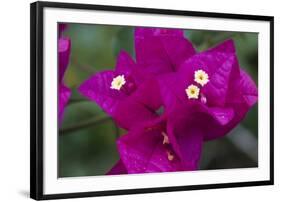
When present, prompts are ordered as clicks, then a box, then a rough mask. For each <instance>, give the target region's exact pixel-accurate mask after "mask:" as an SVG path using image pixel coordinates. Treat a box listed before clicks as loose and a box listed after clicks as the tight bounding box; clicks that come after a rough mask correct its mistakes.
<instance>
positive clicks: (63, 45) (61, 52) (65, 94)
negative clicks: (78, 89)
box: [58, 24, 71, 122]
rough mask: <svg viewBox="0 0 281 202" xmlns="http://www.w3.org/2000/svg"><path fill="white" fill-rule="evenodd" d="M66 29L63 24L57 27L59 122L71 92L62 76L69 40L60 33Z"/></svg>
mask: <svg viewBox="0 0 281 202" xmlns="http://www.w3.org/2000/svg"><path fill="white" fill-rule="evenodd" d="M65 28H66V25H65V24H60V25H59V39H58V60H59V62H58V63H59V71H58V73H59V77H58V83H59V121H60V122H61V120H62V117H63V112H64V108H65V106H66V104H67V102H68V100H69V97H70V95H71V90H70V89H69V88H68V87H66V86H65V85H64V84H63V76H64V73H65V71H66V68H67V66H68V64H69V57H70V49H71V41H70V39H69V38H67V37H64V36H62V31H63V30H64V29H65Z"/></svg>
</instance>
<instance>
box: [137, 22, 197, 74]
mask: <svg viewBox="0 0 281 202" xmlns="http://www.w3.org/2000/svg"><path fill="white" fill-rule="evenodd" d="M135 51H136V62H137V63H138V64H140V65H141V66H142V67H143V68H144V69H145V70H147V71H149V72H151V73H153V74H156V75H158V74H160V73H168V72H173V71H177V69H178V68H179V66H180V65H181V63H182V62H183V61H185V60H186V59H188V58H189V57H191V56H192V55H194V54H195V49H194V48H193V46H192V43H191V42H190V41H189V40H188V39H186V38H185V37H184V32H183V31H182V30H179V29H164V28H141V27H139V28H136V29H135Z"/></svg>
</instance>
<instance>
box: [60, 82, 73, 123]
mask: <svg viewBox="0 0 281 202" xmlns="http://www.w3.org/2000/svg"><path fill="white" fill-rule="evenodd" d="M70 95H71V90H70V89H69V88H68V87H66V86H65V85H63V84H61V85H60V86H59V122H60V123H61V121H62V118H63V112H64V108H65V106H66V104H67V102H68V100H69V97H70Z"/></svg>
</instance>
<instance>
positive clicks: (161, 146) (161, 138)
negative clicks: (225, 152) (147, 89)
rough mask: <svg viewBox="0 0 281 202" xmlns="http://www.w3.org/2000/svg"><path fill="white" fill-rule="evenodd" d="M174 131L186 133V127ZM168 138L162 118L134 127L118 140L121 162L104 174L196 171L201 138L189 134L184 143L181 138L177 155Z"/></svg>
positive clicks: (164, 120) (196, 134)
mask: <svg viewBox="0 0 281 202" xmlns="http://www.w3.org/2000/svg"><path fill="white" fill-rule="evenodd" d="M170 126H171V125H170ZM176 130H179V131H180V132H182V133H186V132H187V131H188V130H189V128H188V127H185V126H184V125H183V126H181V127H180V128H177V129H176ZM181 130H183V131H181ZM172 132H173V131H172ZM169 137H170V135H168V131H167V122H166V117H165V115H163V116H160V117H159V118H157V119H154V120H152V121H148V122H146V123H143V124H142V125H138V127H134V128H133V129H132V130H130V131H129V133H128V134H126V135H124V136H122V137H120V138H119V139H118V141H117V147H118V151H119V154H120V158H121V160H120V161H119V162H118V163H117V164H116V166H114V167H113V169H112V170H111V171H110V172H109V173H108V174H123V173H153V172H171V171H183V170H196V169H197V166H198V161H199V159H200V154H201V144H202V139H201V138H202V136H200V135H198V133H196V132H194V133H190V136H189V137H188V141H184V139H183V141H181V143H180V145H179V146H178V147H180V148H181V149H182V150H180V152H179V153H176V152H175V150H174V148H173V146H172V145H171V144H170V139H169Z"/></svg>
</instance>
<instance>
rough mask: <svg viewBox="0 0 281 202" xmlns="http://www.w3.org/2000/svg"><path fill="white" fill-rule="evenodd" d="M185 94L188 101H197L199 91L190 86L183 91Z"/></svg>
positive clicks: (195, 87)
mask: <svg viewBox="0 0 281 202" xmlns="http://www.w3.org/2000/svg"><path fill="white" fill-rule="evenodd" d="M185 93H186V95H187V97H188V99H198V97H199V93H200V89H199V88H198V87H197V86H195V85H192V84H191V85H189V86H188V87H187V88H186V89H185Z"/></svg>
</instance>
